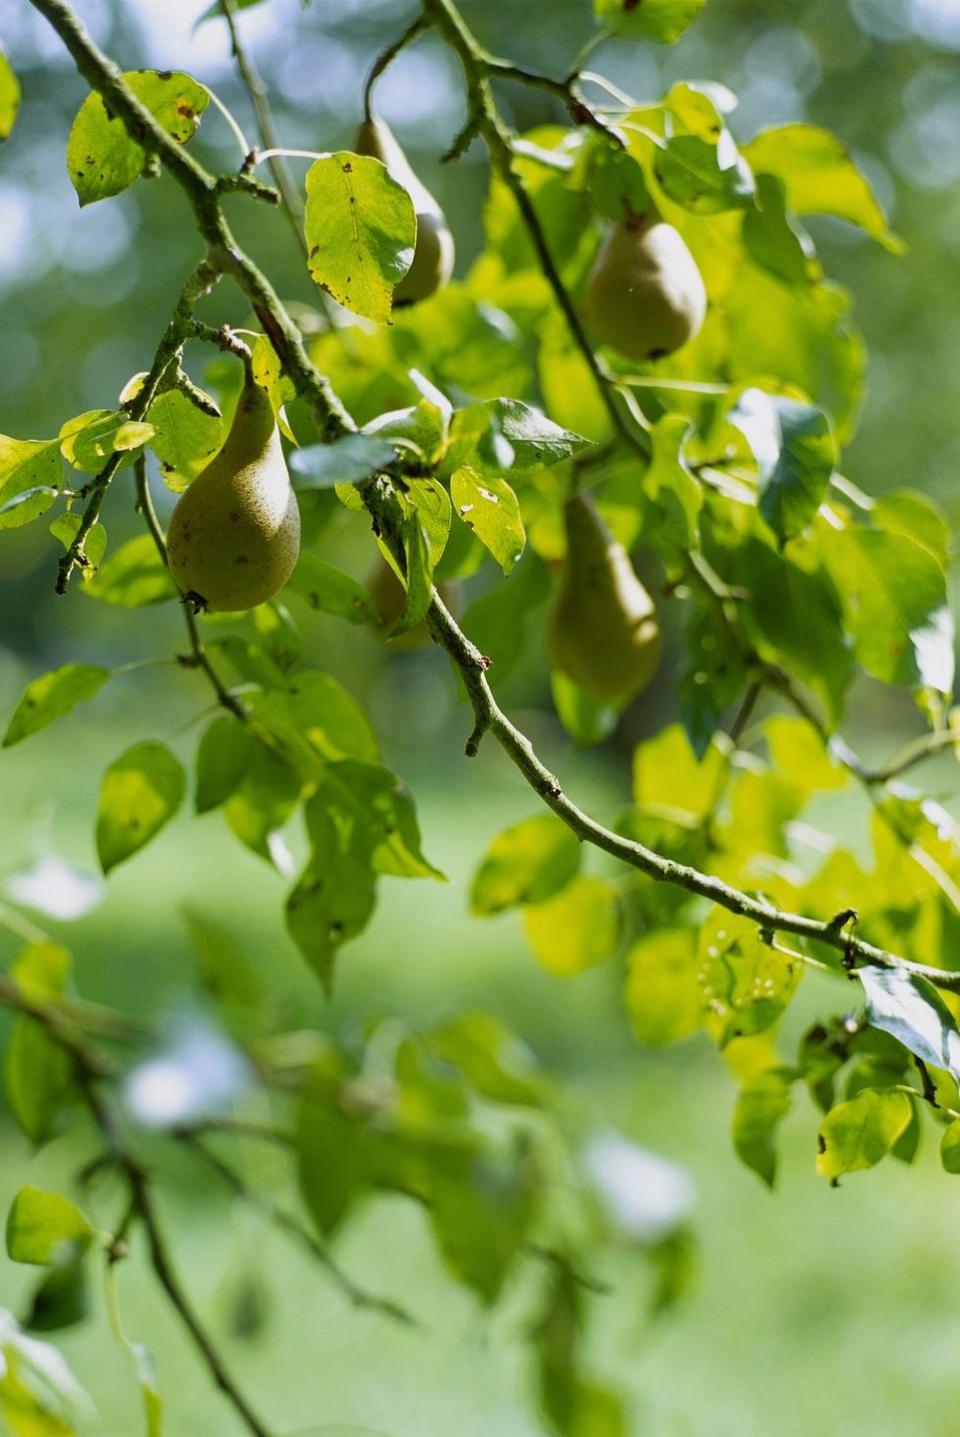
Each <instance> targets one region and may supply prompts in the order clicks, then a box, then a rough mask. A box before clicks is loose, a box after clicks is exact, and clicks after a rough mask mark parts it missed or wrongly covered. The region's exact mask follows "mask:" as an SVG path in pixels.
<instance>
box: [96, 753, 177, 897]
mask: <svg viewBox="0 0 960 1437" xmlns="http://www.w3.org/2000/svg"><path fill="white" fill-rule="evenodd" d="M186 788H187V778H186V774H185V773H184V771H183V767H182V765H181V763H180V761H179V759H177V758H175V757H174V755H173V754H172V753H171V752H170V750H169V749H168V748H167V747H166V745H165V744H162V743H157V742H155V741H149V740H148V741H146V742H144V743H136V744H134V745H133V747H132V748H128V749H127V751H126V752H125V753H123V754H121V755H120V757H119V758H117V759H114V761H113V763H112V764H111V765H110V767H109V768H108V769H107V771H106V773H105V774H104V776H103V784H102V786H101V789H100V803H99V807H98V810H97V854H98V856H99V858H100V864H101V867H102V868H103V871H104V873H109V872H110V870H111V869H112V868H115V867H116V866H117V864H118V863H122V862H123V861H124V859H126V858H130V857H132V855H133V854H134V853H137V852H138V851H139V850H140V849H141V848H143V846H144V844H146V843H149V842H150V840H151V838H153V837H154V836H155V835H156V834H157V833H159V832H160V830H161V828H163V827H164V826H165V825H166V824H168V823H169V822H170V820H171V818H173V816H174V814H175V813H176V812H177V809H178V808H179V807H180V805H181V803H182V802H183V798H184V794H185V793H186Z"/></svg>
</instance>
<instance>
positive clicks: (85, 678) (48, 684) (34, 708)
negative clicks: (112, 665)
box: [3, 664, 110, 748]
mask: <svg viewBox="0 0 960 1437" xmlns="http://www.w3.org/2000/svg"><path fill="white" fill-rule="evenodd" d="M109 677H110V670H109V669H106V668H104V667H103V665H102V664H64V665H63V667H62V668H59V669H52V670H51V671H50V673H48V674H44V675H43V676H42V677H41V678H39V679H34V680H33V682H32V683H30V684H28V685H27V687H26V688H25V689H24V691H23V696H22V698H21V699H20V702H19V703H18V704H17V707H16V708H15V709H14V712H13V717H12V718H11V720H10V723H9V725H8V727H7V732H6V734H5V735H4V739H3V747H4V748H10V746H11V745H12V744H15V743H20V741H21V740H22V739H25V738H29V736H30V735H31V734H34V733H37V732H38V731H39V730H40V729H42V728H46V726H47V724H51V723H53V722H54V721H55V720H56V719H58V718H63V716H64V714H68V713H70V712H71V710H72V709H75V708H76V706H77V704H81V703H85V702H86V701H87V700H88V699H92V698H93V697H94V695H95V694H98V693H99V692H100V690H101V689H102V688H103V685H104V684H105V683H106V681H107V679H108V678H109Z"/></svg>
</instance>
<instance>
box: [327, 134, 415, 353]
mask: <svg viewBox="0 0 960 1437" xmlns="http://www.w3.org/2000/svg"><path fill="white" fill-rule="evenodd" d="M306 186H307V205H306V216H305V219H304V233H305V234H306V237H307V246H308V249H309V256H308V261H307V263H308V265H309V267H310V274H311V276H312V277H313V279H314V280H315V281H316V283H317V284H318V285H320V286H321V288H322V289H325V290H326V291H327V292H328V293H329V294H331V295H332V296H333V298H334V299H335V300H337V302H338V303H339V304H342V305H344V306H345V307H346V308H347V309H350V310H352V311H353V312H354V314H360V315H363V317H364V318H365V319H374V320H377V321H379V323H381V324H389V322H390V311H391V308H392V304H393V288H394V285H396V284H398V283H399V281H400V280H401V279H403V276H404V275H405V274H406V272H407V270H408V269H409V268H410V265H411V263H412V262H413V251H414V247H415V245H416V241H417V219H416V215H415V213H414V208H413V201H412V200H411V198H410V196H409V195H408V194H407V192H406V190H405V189H404V188H403V186H402V185H401V184H399V183H398V182H397V181H396V180H395V179H394V178H393V176H392V175H391V174H390V171H389V170H388V169H387V167H386V165H382V164H381V163H380V161H379V160H374V159H371V158H370V157H369V156H367V155H354V154H351V153H350V152H349V151H348V150H344V151H341V152H340V153H338V154H335V155H327V156H325V157H324V158H323V159H320V160H316V161H315V162H314V163H313V164H312V165H311V166H310V169H309V170H308V171H307V180H306Z"/></svg>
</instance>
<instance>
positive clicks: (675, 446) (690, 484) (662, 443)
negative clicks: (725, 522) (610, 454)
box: [643, 414, 703, 555]
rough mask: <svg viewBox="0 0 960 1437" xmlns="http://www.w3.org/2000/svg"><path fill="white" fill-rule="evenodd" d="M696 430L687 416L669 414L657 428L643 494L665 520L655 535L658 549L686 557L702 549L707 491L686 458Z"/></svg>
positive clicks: (653, 438)
mask: <svg viewBox="0 0 960 1437" xmlns="http://www.w3.org/2000/svg"><path fill="white" fill-rule="evenodd" d="M693 429H694V426H693V425H692V424H691V423H690V420H689V419H688V418H687V416H686V415H684V414H665V415H663V417H662V418H661V419H659V420H658V421H657V423H656V424H655V425H654V426H653V429H652V432H651V435H650V438H651V442H652V444H653V455H652V457H651V460H650V464H649V467H648V468H647V471H646V473H645V474H644V476H643V490H644V493H645V494H646V495H647V496H648V497H649V499H650V500H651V501H652V502H653V503H654V504H655V505H656V506H657V509H658V510H659V512H660V516H662V517H661V520H660V523H658V524H657V526H656V531H655V533H651V536H650V537H651V540H652V541H653V542H654V543H656V545H657V547H658V548H662V547H663V545H664V542H665V541H666V545H667V546H668V548H669V549H675V550H680V551H681V552H682V553H683V554H684V555H686V554H688V553H689V552H690V550H691V549H699V547H700V525H699V519H700V510H701V508H702V507H703V491H702V490H701V488H700V483H699V480H698V479H697V478H696V476H695V475H694V473H693V471H692V469H691V468H690V466H689V464H688V462H687V459H686V456H685V454H684V445H685V443H686V441H687V439H688V438H689V436H690V435H691V434H692V433H693Z"/></svg>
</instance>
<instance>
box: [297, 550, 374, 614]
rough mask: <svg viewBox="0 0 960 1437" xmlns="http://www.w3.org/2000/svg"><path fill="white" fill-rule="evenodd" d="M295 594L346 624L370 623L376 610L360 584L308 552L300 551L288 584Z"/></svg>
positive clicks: (311, 551) (310, 551) (311, 552)
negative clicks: (345, 621)
mask: <svg viewBox="0 0 960 1437" xmlns="http://www.w3.org/2000/svg"><path fill="white" fill-rule="evenodd" d="M288 583H289V587H290V588H291V589H292V590H293V592H294V593H295V594H300V595H301V596H302V597H303V598H304V599H306V600H307V602H308V604H310V606H311V608H314V609H320V610H321V611H322V612H323V613H325V614H335V615H336V617H337V618H338V619H346V620H347V623H349V624H373V623H375V622H376V619H377V611H376V609H375V608H374V606H373V600H372V599H371V597H370V595H369V593H368V592H367V590H366V589H365V588H364V586H363V585H362V584H359V583H358V582H357V580H356V579H351V577H350V575H349V574H344V573H342V572H341V570H340V569H335V568H334V566H333V565H332V564H328V563H327V562H326V560H325V559H321V558H320V557H319V556H318V555H317V554H315V553H314V552H313V550H312V549H301V550H300V558H299V559H298V560H297V567H296V568H295V569H294V571H293V573H292V575H291V576H290V579H289V581H288Z"/></svg>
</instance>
